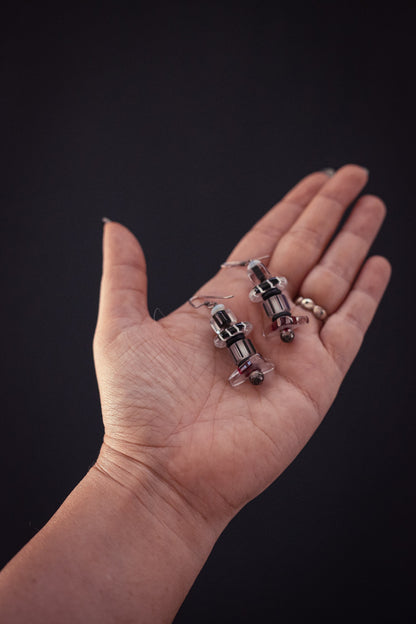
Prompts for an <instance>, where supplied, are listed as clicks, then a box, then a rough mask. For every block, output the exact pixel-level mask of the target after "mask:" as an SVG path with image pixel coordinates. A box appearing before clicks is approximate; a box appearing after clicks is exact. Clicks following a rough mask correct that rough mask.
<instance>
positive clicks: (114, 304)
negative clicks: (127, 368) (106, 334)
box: [98, 221, 148, 324]
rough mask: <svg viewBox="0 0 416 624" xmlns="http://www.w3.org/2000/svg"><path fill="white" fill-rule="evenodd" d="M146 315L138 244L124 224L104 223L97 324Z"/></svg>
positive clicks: (144, 281) (143, 272) (142, 262)
mask: <svg viewBox="0 0 416 624" xmlns="http://www.w3.org/2000/svg"><path fill="white" fill-rule="evenodd" d="M147 316H148V310H147V275H146V260H145V257H144V254H143V251H142V248H141V246H140V244H139V241H138V240H137V238H136V237H135V236H134V235H133V234H132V233H131V232H130V230H128V229H127V228H126V227H124V225H121V224H120V223H115V222H113V221H106V222H105V224H104V233H103V275H102V280H101V290H100V306H99V313H98V323H99V324H101V323H107V322H111V321H115V320H117V319H118V320H121V319H123V321H127V322H129V321H130V322H135V321H136V322H137V321H142V320H144V319H145V318H146V317H147Z"/></svg>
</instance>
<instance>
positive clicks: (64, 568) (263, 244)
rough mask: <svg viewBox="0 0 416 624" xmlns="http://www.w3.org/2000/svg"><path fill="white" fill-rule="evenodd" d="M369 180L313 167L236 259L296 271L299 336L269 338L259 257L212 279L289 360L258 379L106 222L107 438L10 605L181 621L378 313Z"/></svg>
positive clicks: (100, 336)
mask: <svg viewBox="0 0 416 624" xmlns="http://www.w3.org/2000/svg"><path fill="white" fill-rule="evenodd" d="M367 178H368V172H367V170H365V169H363V168H362V167H359V166H356V165H346V166H344V167H342V168H341V169H339V170H338V171H337V172H336V173H335V175H333V176H332V177H330V176H328V175H327V174H325V173H322V172H319V173H314V174H311V175H309V176H307V177H306V178H304V179H303V180H302V181H301V182H299V184H298V185H296V186H295V187H294V188H293V189H292V190H291V191H290V192H289V193H288V194H287V195H286V196H285V197H284V198H283V199H282V200H281V201H280V202H279V203H278V204H277V205H276V206H274V207H273V208H272V209H271V210H270V211H269V212H268V213H267V214H266V215H265V216H264V217H263V218H262V219H261V220H260V221H259V222H258V223H257V224H256V225H255V226H254V227H253V229H252V230H251V231H249V232H248V234H247V235H246V236H245V237H244V238H243V239H242V240H241V241H240V243H239V244H238V245H237V247H236V248H235V249H234V250H233V251H232V253H231V255H230V257H229V260H245V259H248V258H256V257H259V256H264V255H266V254H269V255H270V259H269V260H268V268H269V270H270V272H271V273H272V275H284V276H286V277H287V278H288V287H287V290H286V291H285V293H286V295H287V296H288V297H289V299H290V303H291V307H292V311H293V313H294V314H298V315H303V314H309V316H310V322H309V324H308V325H305V326H302V327H300V328H299V329H298V330H297V333H296V338H295V340H294V341H293V342H292V343H290V344H284V343H283V342H281V341H280V340H279V338H272V339H266V338H264V337H263V336H262V332H261V327H262V325H263V320H264V313H263V312H262V306H261V305H256V304H253V303H251V302H250V301H249V299H248V296H247V295H248V291H249V288H250V285H249V282H248V280H247V275H246V271H245V269H241V268H232V269H223V270H220V271H219V272H218V273H217V274H216V275H215V276H214V277H213V278H212V279H211V280H210V281H209V282H208V283H207V284H205V285H204V286H202V287H201V289H200V290H199V291H198V292H199V293H201V294H202V295H203V294H215V295H216V294H228V293H233V294H234V299H231V300H230V301H226V302H224V303H225V304H226V306H227V307H228V306H229V307H230V308H231V309H232V310H233V311H234V313H235V314H236V315H237V318H238V319H239V320H246V321H250V322H251V323H252V324H253V325H254V328H255V329H254V331H253V334H252V335H251V336H250V337H251V338H252V340H253V342H254V344H255V345H256V348H257V350H258V351H259V352H260V353H262V354H263V355H264V356H265V357H267V359H270V360H272V361H273V362H274V363H275V366H276V368H275V371H274V372H273V373H271V374H269V375H267V376H266V378H265V381H264V383H263V384H262V385H260V386H258V387H254V386H252V385H251V384H249V383H245V384H243V385H242V386H239V387H238V388H233V387H231V386H230V385H229V384H228V382H227V378H228V376H229V375H230V373H231V372H232V370H233V364H232V361H231V358H230V357H229V356H228V354H227V353H226V352H225V351H223V350H220V349H215V348H214V346H213V344H212V339H213V336H214V334H213V332H212V329H211V328H210V326H209V322H208V321H209V311H208V310H207V308H205V307H203V308H201V309H199V310H194V309H193V308H192V307H191V306H190V305H189V304H188V303H185V304H184V305H183V306H181V307H180V308H178V309H177V310H175V311H174V312H172V313H171V314H170V315H169V316H167V317H165V318H163V319H161V320H159V321H154V320H153V319H152V318H151V317H150V316H149V313H148V309H147V301H146V286H147V283H146V266H145V259H144V256H143V253H142V250H141V248H140V245H139V243H138V241H137V240H136V238H135V237H134V236H133V234H132V233H131V232H129V231H128V230H127V229H126V228H125V227H123V226H122V225H120V224H118V223H113V222H111V223H107V224H106V225H105V228H104V244H103V247H104V263H103V278H102V284H101V295H100V307H99V316H98V323H97V329H96V334H95V337H94V358H95V365H96V372H97V379H98V385H99V390H100V397H101V405H102V414H103V420H104V425H105V436H104V441H103V445H102V448H101V452H100V455H99V457H98V459H97V462H96V463H95V465H94V467H93V468H92V469H91V471H90V472H89V473H88V475H86V477H85V478H84V479H83V481H82V482H81V484H80V485H79V486H78V487H77V488H76V489H75V490H74V492H73V493H72V494H71V495H70V497H69V498H68V499H67V501H66V502H65V503H64V505H63V506H62V507H61V508H60V509H59V510H58V512H57V513H56V515H55V516H54V518H53V519H52V520H51V521H50V522H49V523H48V524H47V525H46V527H44V529H43V530H42V531H41V532H40V533H39V534H38V535H37V536H36V537H35V538H34V539H33V540H32V541H31V542H30V543H29V544H28V545H27V546H26V547H25V548H24V549H23V550H22V551H21V552H20V553H19V554H18V555H17V556H16V557H15V559H13V560H12V562H10V564H9V565H8V566H7V567H6V568H5V570H4V571H3V573H2V575H1V576H0V619H2V621H13V622H18V623H19V622H29V621H30V622H43V623H45V622H57V621H59V622H102V623H105V622H153V623H154V622H170V621H172V619H173V617H174V615H175V613H176V612H177V610H178V608H179V606H180V605H181V603H182V601H183V599H184V597H185V596H186V593H187V592H188V591H189V588H190V586H191V585H192V583H193V582H194V580H195V578H196V576H197V574H198V572H199V570H200V568H201V567H202V565H203V564H204V562H205V560H206V558H207V557H208V555H209V552H210V550H211V549H212V547H213V545H214V544H215V541H216V539H217V538H218V536H219V534H220V533H221V531H222V530H223V529H224V527H225V526H226V525H227V524H228V523H229V522H230V520H231V519H232V518H233V516H234V515H235V514H236V513H237V512H238V511H239V510H240V509H241V508H242V507H243V506H244V505H245V504H246V503H247V502H248V501H250V500H251V499H253V498H254V497H255V496H257V495H258V494H259V493H260V492H261V491H262V490H264V489H265V488H266V487H267V486H268V485H269V484H270V483H271V482H272V481H274V480H275V479H276V478H277V477H278V476H279V474H281V473H282V471H283V470H284V469H285V468H286V467H287V466H288V465H289V464H290V462H291V461H292V460H293V459H294V458H295V457H296V455H297V454H298V453H299V451H300V450H301V449H302V448H303V446H304V445H305V444H306V442H307V441H308V439H309V438H310V437H311V435H312V434H313V432H314V431H315V430H316V428H317V427H318V425H319V423H320V422H321V421H322V419H323V417H324V416H325V414H326V412H327V411H328V409H329V407H330V405H331V403H332V402H333V400H334V398H335V396H336V394H337V391H338V389H339V386H340V384H341V382H342V380H343V378H344V376H345V374H346V372H347V370H348V368H349V366H350V365H351V363H352V361H353V359H354V358H355V356H356V354H357V352H358V350H359V348H360V345H361V343H362V340H363V337H364V334H365V332H366V330H367V328H368V326H369V324H370V322H371V320H372V318H373V316H374V314H375V311H376V309H377V306H378V304H379V302H380V299H381V297H382V295H383V292H384V290H385V288H386V286H387V283H388V280H389V276H390V265H389V263H388V261H387V260H386V259H385V258H382V257H378V256H375V257H372V258H369V259H367V260H366V257H367V254H368V250H369V248H370V246H371V244H372V242H373V240H374V238H375V236H376V234H377V232H378V230H379V228H380V226H381V224H382V221H383V219H384V216H385V206H384V204H383V202H382V201H381V200H380V199H379V198H378V197H375V196H373V195H364V196H361V197H360V199H358V201H356V198H357V196H358V195H359V194H360V193H361V192H362V190H363V188H364V187H365V185H366V183H367ZM354 202H356V203H355V205H354V207H353V209H352V211H351V213H350V215H349V217H348V219H347V221H346V222H345V224H344V226H343V227H342V229H341V230H340V232H339V233H338V234H337V236H336V237H335V238H334V239H333V240H332V237H333V235H334V232H335V231H336V229H337V227H338V224H339V222H340V220H341V218H342V216H343V214H344V212H345V210H346V208H347V207H348V206H349V205H351V204H352V203H354ZM331 240H332V242H331V244H330V245H329V242H330V241H331ZM328 245H329V246H328ZM299 293H301V294H302V295H304V296H308V297H311V298H313V299H314V300H315V301H316V302H318V303H319V304H320V305H321V306H323V307H324V308H326V310H327V311H328V314H329V318H328V320H327V321H326V322H325V323H322V322H321V321H318V320H317V319H316V318H315V317H314V316H313V315H312V314H310V313H306V312H305V311H304V310H302V308H299V307H296V306H295V305H294V303H293V300H294V299H296V296H297V295H298V294H299ZM201 345H204V346H205V348H201ZM160 370H163V375H159V371H160ZM7 618H9V619H7Z"/></svg>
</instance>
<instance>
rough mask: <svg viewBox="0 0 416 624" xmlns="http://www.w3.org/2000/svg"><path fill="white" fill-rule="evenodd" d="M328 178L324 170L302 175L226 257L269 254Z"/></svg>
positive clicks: (229, 259)
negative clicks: (301, 178) (303, 176)
mask: <svg viewBox="0 0 416 624" xmlns="http://www.w3.org/2000/svg"><path fill="white" fill-rule="evenodd" d="M328 179H329V176H328V174H326V173H324V172H317V173H312V174H310V175H308V176H306V178H303V180H301V181H300V182H299V183H298V184H297V185H296V186H295V187H293V189H292V190H290V191H289V193H287V194H286V195H285V196H284V197H283V199H282V200H281V201H280V202H279V203H277V204H276V205H275V206H274V207H273V208H272V209H271V210H269V212H268V213H267V214H266V215H265V216H264V217H263V218H262V219H260V221H258V222H257V223H256V224H255V225H254V227H253V228H252V229H251V230H250V231H249V232H248V233H247V234H246V235H245V236H244V238H242V240H241V241H240V242H239V243H238V245H237V246H236V247H235V249H234V250H233V251H232V253H231V254H230V256H229V258H228V261H232V260H247V259H249V258H258V257H259V256H263V255H265V254H271V253H272V252H273V250H274V248H275V246H276V244H277V242H278V241H279V240H280V238H281V237H282V236H283V235H284V234H285V233H286V232H287V230H288V229H289V228H290V227H291V226H292V225H293V223H294V222H295V221H296V219H297V218H298V217H299V215H300V214H301V213H302V211H303V210H304V208H305V207H306V206H307V205H308V204H309V202H310V201H311V200H312V199H313V198H314V197H315V195H316V194H317V193H318V191H319V190H320V189H321V188H322V187H323V185H324V184H325V183H326V182H327V181H328Z"/></svg>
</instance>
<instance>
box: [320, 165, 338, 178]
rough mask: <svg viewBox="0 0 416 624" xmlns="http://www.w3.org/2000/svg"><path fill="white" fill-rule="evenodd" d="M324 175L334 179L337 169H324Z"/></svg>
mask: <svg viewBox="0 0 416 624" xmlns="http://www.w3.org/2000/svg"><path fill="white" fill-rule="evenodd" d="M322 173H326V175H327V176H329V177H330V178H332V176H333V175H334V173H335V169H332V167H326V168H325V169H322Z"/></svg>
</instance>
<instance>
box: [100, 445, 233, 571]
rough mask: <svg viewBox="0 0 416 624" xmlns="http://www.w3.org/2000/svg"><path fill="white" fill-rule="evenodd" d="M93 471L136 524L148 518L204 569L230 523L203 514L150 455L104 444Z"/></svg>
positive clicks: (187, 494)
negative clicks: (216, 543)
mask: <svg viewBox="0 0 416 624" xmlns="http://www.w3.org/2000/svg"><path fill="white" fill-rule="evenodd" d="M93 468H94V472H95V473H96V478H98V479H100V480H101V481H102V482H103V483H105V484H106V485H107V487H109V488H110V489H111V490H112V492H113V495H114V496H117V497H118V498H119V499H120V500H122V501H123V503H124V505H126V507H127V509H128V512H129V513H131V518H132V522H133V523H134V522H135V518H139V519H140V523H142V521H143V516H145V517H146V519H147V521H148V522H149V523H151V524H152V525H153V526H154V528H155V530H156V531H158V532H159V531H160V532H161V534H163V535H164V537H165V539H166V540H168V541H169V540H172V541H173V542H174V543H175V544H176V545H177V546H178V548H183V549H184V550H185V551H187V552H188V553H189V555H190V557H194V558H195V563H196V564H197V565H198V563H200V567H201V566H202V565H203V563H204V562H205V560H206V558H207V557H208V555H209V553H210V551H211V549H212V547H213V546H214V544H215V542H216V540H217V539H218V537H219V535H220V534H221V532H222V531H223V529H224V528H225V526H226V524H227V522H228V519H227V520H226V519H225V518H221V519H218V518H216V519H215V520H214V519H213V518H211V517H210V516H209V515H208V514H205V513H204V512H203V511H201V505H199V504H196V501H195V500H194V496H193V495H191V494H190V493H189V492H187V491H186V490H185V489H184V488H183V487H181V486H180V485H179V484H175V483H172V481H171V480H170V479H168V478H167V477H166V476H165V475H164V474H163V471H162V470H161V469H160V468H159V466H158V464H157V462H156V461H155V460H154V459H152V458H150V457H149V454H146V458H143V459H142V460H139V459H138V458H137V457H134V458H133V457H132V456H131V455H127V454H125V453H124V452H122V451H120V450H116V449H115V448H114V447H112V446H110V445H109V444H107V443H106V442H104V443H103V446H102V448H101V451H100V454H99V457H98V459H97V461H96V463H95V465H94V467H93ZM198 560H200V561H198Z"/></svg>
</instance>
